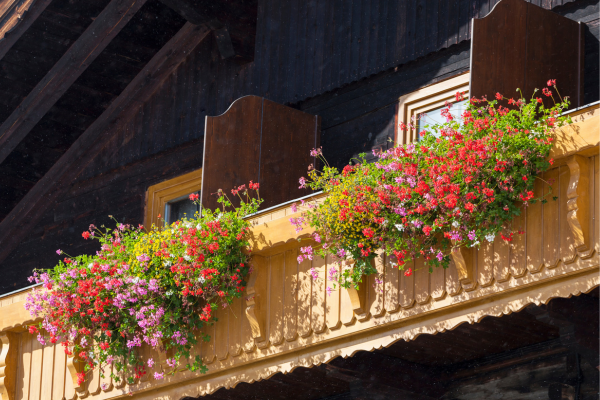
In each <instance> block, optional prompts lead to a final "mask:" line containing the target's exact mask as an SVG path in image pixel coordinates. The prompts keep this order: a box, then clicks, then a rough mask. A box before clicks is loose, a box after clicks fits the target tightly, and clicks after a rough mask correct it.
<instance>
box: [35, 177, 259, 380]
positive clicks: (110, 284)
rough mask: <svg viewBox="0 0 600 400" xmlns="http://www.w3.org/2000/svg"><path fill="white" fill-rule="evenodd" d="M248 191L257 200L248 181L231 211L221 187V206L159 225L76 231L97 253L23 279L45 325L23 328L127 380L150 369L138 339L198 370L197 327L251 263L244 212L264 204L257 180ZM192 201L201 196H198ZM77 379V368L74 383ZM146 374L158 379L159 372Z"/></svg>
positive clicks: (235, 293)
mask: <svg viewBox="0 0 600 400" xmlns="http://www.w3.org/2000/svg"><path fill="white" fill-rule="evenodd" d="M252 188H253V190H255V191H256V197H252V196H251V195H250V193H249V191H248V190H246V189H245V188H244V189H242V190H240V193H238V194H237V195H238V196H239V197H240V200H241V205H240V206H239V207H238V208H233V209H232V207H231V202H230V201H229V199H228V198H227V197H226V196H225V195H223V194H222V191H220V198H219V200H218V201H219V203H220V204H221V206H222V210H220V211H211V210H203V211H202V214H201V215H199V214H196V215H195V216H194V217H193V218H184V219H183V220H180V221H176V222H174V223H173V224H171V225H167V226H165V227H164V228H162V229H159V228H156V227H154V226H153V227H152V229H151V230H150V231H145V230H144V229H143V227H142V226H138V227H137V228H134V227H131V226H129V225H124V224H120V223H117V227H116V229H114V230H111V229H107V228H104V227H102V228H104V229H98V228H96V227H95V226H94V225H91V226H90V227H89V230H87V231H85V232H83V234H82V236H83V238H84V239H89V238H94V239H97V240H98V241H99V242H100V250H99V251H97V252H96V254H95V255H81V256H77V257H70V256H67V255H65V257H64V259H63V260H62V261H60V262H59V263H58V265H57V266H56V267H55V268H54V269H53V270H50V271H35V272H34V274H33V276H32V277H30V281H34V282H36V283H41V284H42V286H41V287H39V288H36V289H34V290H33V291H32V292H31V294H30V295H29V296H28V299H27V302H26V308H27V309H28V310H29V311H30V313H31V315H32V316H33V317H36V318H42V322H41V323H40V324H39V325H38V326H31V327H30V328H29V332H30V333H32V334H37V337H38V340H39V341H40V343H41V344H42V345H44V344H46V343H47V342H50V343H57V342H60V343H61V344H62V345H63V346H64V349H65V352H66V353H67V354H69V355H71V356H76V357H78V358H79V359H80V360H81V361H83V362H84V363H85V371H87V370H89V369H91V368H94V367H96V366H99V367H100V368H101V370H102V368H103V367H105V366H108V367H109V368H108V369H109V370H111V371H113V373H112V374H111V376H112V377H113V379H115V380H116V381H119V379H120V378H119V373H120V372H121V371H124V370H125V371H133V376H128V377H127V380H128V382H129V383H134V382H135V380H136V379H139V378H141V377H142V376H144V375H145V374H146V373H147V372H148V371H147V368H152V367H153V366H154V361H153V360H152V359H148V360H142V359H141V357H140V356H138V354H141V353H140V352H139V351H137V350H138V349H139V348H140V347H141V346H142V345H143V344H146V345H148V346H151V347H153V348H156V349H158V350H159V351H169V354H172V357H171V358H169V359H168V360H167V361H168V365H169V366H170V367H172V368H173V372H174V371H175V370H176V367H177V366H178V365H180V361H181V359H182V358H184V359H187V360H188V361H189V362H188V363H187V365H186V367H187V368H189V369H190V370H192V371H195V370H200V371H205V368H206V367H205V366H204V365H202V363H201V359H200V357H199V356H196V357H195V359H193V360H190V349H191V347H192V346H193V345H194V344H196V343H197V341H198V340H199V339H206V337H203V335H202V334H201V333H200V331H199V329H200V328H201V327H202V326H203V325H204V324H206V323H211V322H212V321H214V312H215V310H216V309H217V307H219V306H227V305H228V304H229V303H230V302H231V301H232V300H233V299H234V298H235V297H240V296H241V295H242V292H243V290H244V287H245V284H246V282H245V280H244V277H245V276H246V275H247V274H248V273H249V270H250V255H249V251H248V250H247V249H248V248H249V243H248V235H247V234H248V233H249V229H250V225H249V222H247V221H246V220H244V217H245V216H247V215H250V214H252V213H255V212H256V211H257V209H258V207H259V206H260V203H261V202H262V200H261V199H260V197H259V196H258V184H252ZM241 194H245V199H244V198H242V196H241ZM190 200H192V201H195V202H198V201H199V200H198V195H195V194H192V195H190ZM57 253H59V254H64V252H62V251H61V250H57ZM127 364H129V365H130V366H131V368H129V369H128V368H127V367H126V365H127ZM111 367H112V368H111ZM84 377H85V372H81V373H80V375H79V380H80V382H83V380H84ZM153 377H154V378H155V379H161V378H163V377H164V372H160V370H159V371H156V372H155V373H154V375H153Z"/></svg>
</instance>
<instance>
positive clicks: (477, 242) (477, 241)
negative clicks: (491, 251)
mask: <svg viewBox="0 0 600 400" xmlns="http://www.w3.org/2000/svg"><path fill="white" fill-rule="evenodd" d="M478 244H479V240H476V241H474V242H473V244H471V247H475V246H477V245H478Z"/></svg>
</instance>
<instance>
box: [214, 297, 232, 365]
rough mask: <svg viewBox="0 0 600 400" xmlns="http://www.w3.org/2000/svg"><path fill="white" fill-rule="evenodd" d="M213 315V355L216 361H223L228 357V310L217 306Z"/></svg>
mask: <svg viewBox="0 0 600 400" xmlns="http://www.w3.org/2000/svg"><path fill="white" fill-rule="evenodd" d="M215 314H216V318H217V322H215V336H214V342H215V354H216V356H217V359H218V360H225V359H226V358H227V356H228V355H229V337H228V336H229V335H228V333H229V310H227V309H225V308H223V306H222V305H220V304H218V305H217V310H215Z"/></svg>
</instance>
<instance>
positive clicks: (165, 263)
mask: <svg viewBox="0 0 600 400" xmlns="http://www.w3.org/2000/svg"><path fill="white" fill-rule="evenodd" d="M163 265H164V266H165V267H169V266H170V265H171V261H169V260H167V261H165V262H164V263H163Z"/></svg>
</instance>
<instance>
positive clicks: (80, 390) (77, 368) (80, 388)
mask: <svg viewBox="0 0 600 400" xmlns="http://www.w3.org/2000/svg"><path fill="white" fill-rule="evenodd" d="M69 350H70V351H71V352H72V353H73V354H72V355H70V356H67V371H69V375H70V376H71V380H72V381H73V388H75V393H76V394H77V396H76V397H77V398H80V399H85V398H86V397H88V396H89V394H90V392H89V391H88V388H87V386H88V384H89V381H90V379H89V378H90V376H89V375H91V374H90V373H89V372H88V374H86V377H85V379H84V381H83V382H82V383H81V385H80V384H78V380H77V374H78V373H80V372H83V371H84V367H85V362H83V361H82V360H81V359H80V358H79V354H74V353H75V349H74V347H73V346H69ZM90 372H91V371H90Z"/></svg>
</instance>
